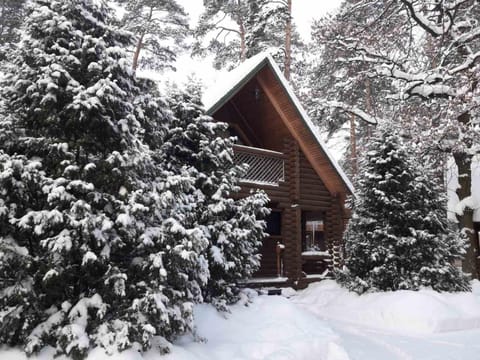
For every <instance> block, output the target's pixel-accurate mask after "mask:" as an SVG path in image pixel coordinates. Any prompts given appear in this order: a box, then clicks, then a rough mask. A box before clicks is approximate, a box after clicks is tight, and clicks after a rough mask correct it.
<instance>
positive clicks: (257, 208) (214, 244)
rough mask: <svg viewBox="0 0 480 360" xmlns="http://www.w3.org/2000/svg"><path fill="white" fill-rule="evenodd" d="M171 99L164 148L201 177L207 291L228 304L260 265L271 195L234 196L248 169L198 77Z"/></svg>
mask: <svg viewBox="0 0 480 360" xmlns="http://www.w3.org/2000/svg"><path fill="white" fill-rule="evenodd" d="M170 104H171V108H172V110H173V112H174V116H175V118H174V121H173V123H172V130H171V131H170V132H169V134H168V135H167V137H166V139H165V143H164V144H163V147H162V149H163V151H162V153H163V155H164V156H165V162H167V159H168V169H169V171H171V172H173V173H176V172H179V171H180V169H184V168H185V167H186V166H189V167H190V171H189V172H190V174H191V176H192V177H194V178H195V179H196V180H195V189H196V192H195V194H193V195H194V196H195V207H196V209H195V211H196V214H195V218H193V219H191V221H193V223H194V224H195V226H196V227H197V228H198V229H201V230H202V231H203V233H204V237H205V238H206V239H208V247H207V248H206V251H205V252H204V253H203V256H204V259H205V260H206V261H207V262H208V265H209V277H208V281H207V283H206V284H205V285H206V286H204V288H203V296H204V298H205V300H206V301H208V302H212V303H213V304H214V305H215V306H216V307H217V308H219V309H221V310H226V305H227V304H229V303H232V302H234V301H236V300H237V299H238V298H237V295H238V290H239V289H238V281H239V280H241V279H245V278H248V277H251V276H252V274H253V273H254V272H255V271H256V270H258V267H259V265H260V262H259V260H260V259H259V255H258V249H259V247H260V246H261V240H262V238H263V237H265V236H266V234H265V233H264V232H263V229H264V223H263V222H262V221H259V219H263V218H264V216H265V215H266V214H267V212H268V209H267V208H266V207H265V206H266V204H267V202H268V198H267V196H266V195H265V193H263V192H258V193H254V194H251V195H250V196H248V197H246V198H243V199H238V200H237V199H234V196H235V193H236V192H238V190H239V187H238V185H237V184H238V181H239V179H240V178H241V176H242V175H243V174H244V172H245V171H246V169H245V168H244V166H241V165H235V164H234V163H233V150H232V145H233V140H234V139H233V138H229V137H226V136H225V134H226V132H227V124H224V123H220V122H214V121H213V119H212V118H210V117H209V116H206V115H204V112H203V108H202V105H201V100H200V88H199V86H198V85H196V84H195V83H194V82H192V83H191V84H190V85H189V86H188V87H187V89H186V90H180V89H178V88H177V89H175V88H173V89H172V91H171V95H170ZM188 212H189V214H192V212H193V211H192V210H191V209H189V210H188ZM199 275H200V276H202V277H204V273H197V274H192V275H191V276H199ZM204 279H205V278H204Z"/></svg>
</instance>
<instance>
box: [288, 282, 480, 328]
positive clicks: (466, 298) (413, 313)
mask: <svg viewBox="0 0 480 360" xmlns="http://www.w3.org/2000/svg"><path fill="white" fill-rule="evenodd" d="M472 285H473V292H472V293H438V292H436V291H433V290H430V289H422V290H420V291H410V290H401V291H395V292H377V293H369V294H368V293H367V294H363V295H361V296H359V295H357V294H355V293H352V292H349V291H347V290H346V289H344V288H342V287H340V286H339V285H338V284H337V283H335V282H334V281H331V280H326V281H322V282H321V283H316V284H312V285H310V286H309V287H308V288H307V289H306V290H304V291H302V292H298V295H297V296H296V297H295V298H294V299H293V301H294V302H295V303H297V304H299V305H301V306H302V307H304V308H306V309H308V310H309V311H311V312H313V313H315V314H316V315H318V316H320V317H321V318H325V319H331V320H339V321H343V322H348V323H354V324H357V325H363V326H365V327H368V328H378V329H386V330H390V331H393V332H416V333H438V332H447V331H456V330H466V329H472V328H478V327H480V282H478V281H474V282H473V283H472Z"/></svg>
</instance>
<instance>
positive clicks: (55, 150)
mask: <svg viewBox="0 0 480 360" xmlns="http://www.w3.org/2000/svg"><path fill="white" fill-rule="evenodd" d="M130 44H132V37H131V35H130V33H126V32H122V31H120V30H119V29H118V28H116V27H115V26H114V25H112V23H111V21H110V15H109V10H108V8H107V7H106V6H105V4H104V2H102V1H98V0H35V1H32V2H31V4H30V6H29V8H28V16H27V18H26V24H25V35H24V37H23V41H22V43H21V44H20V46H19V48H18V50H17V51H16V52H15V53H14V54H13V57H12V58H13V64H14V67H12V69H11V70H10V73H8V74H7V77H6V80H5V82H4V84H3V98H4V105H5V109H4V111H3V114H4V115H3V116H2V118H1V120H0V343H2V344H8V345H11V346H19V345H23V346H24V347H25V350H26V352H27V353H28V354H31V353H34V352H36V351H38V350H40V349H41V348H43V347H44V346H47V345H50V346H53V347H55V348H56V349H57V353H58V354H67V355H69V356H72V357H73V358H81V357H83V356H85V354H86V353H87V351H88V349H89V348H90V347H92V346H103V347H105V348H106V349H107V350H108V351H113V350H115V349H119V350H122V349H125V348H127V347H130V346H133V345H134V344H138V346H139V347H140V348H143V349H147V348H149V347H150V346H152V338H153V336H154V335H158V336H163V337H164V338H167V339H171V338H174V337H175V335H176V334H178V333H182V332H185V331H189V330H191V329H192V328H193V317H192V304H193V302H194V301H197V299H198V294H199V293H200V290H199V289H200V285H199V284H198V283H197V282H195V281H194V280H191V279H190V278H189V274H190V273H191V272H192V271H191V270H190V269H191V268H192V267H197V266H198V264H200V263H201V261H200V260H199V257H198V255H197V254H198V253H200V252H201V251H204V247H205V246H206V243H205V242H202V239H199V238H198V237H197V236H196V230H195V229H190V228H185V227H180V226H177V218H176V217H175V216H173V215H174V214H176V213H177V212H178V213H182V212H183V213H184V212H185V210H184V208H185V207H188V206H190V204H191V198H190V197H189V193H190V192H191V189H192V188H193V186H194V179H192V178H191V177H189V176H180V175H179V176H169V174H168V172H166V171H164V169H163V167H162V164H161V163H159V162H158V161H159V158H160V156H159V148H160V144H161V142H162V138H163V136H164V134H165V133H166V130H167V128H168V124H169V121H170V115H169V114H170V113H169V112H168V111H166V110H165V108H166V104H165V103H164V102H163V101H161V100H160V99H158V98H155V97H154V96H153V95H150V94H154V90H153V87H152V86H151V85H152V84H149V83H148V82H145V81H141V82H140V81H136V80H135V79H134V75H133V73H132V71H131V69H130V66H129V62H128V61H127V60H126V54H125V52H124V51H123V50H122V49H124V48H126V47H127V46H128V45H130ZM5 114H8V115H5ZM186 175H188V174H186ZM204 244H205V245H204Z"/></svg>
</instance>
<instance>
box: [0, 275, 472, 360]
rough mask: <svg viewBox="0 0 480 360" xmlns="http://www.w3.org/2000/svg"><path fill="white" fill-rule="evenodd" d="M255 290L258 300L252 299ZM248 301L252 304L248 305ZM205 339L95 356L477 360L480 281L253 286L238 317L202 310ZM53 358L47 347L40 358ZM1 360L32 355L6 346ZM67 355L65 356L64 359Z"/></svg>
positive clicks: (121, 359)
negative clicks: (468, 287) (397, 287)
mask: <svg viewBox="0 0 480 360" xmlns="http://www.w3.org/2000/svg"><path fill="white" fill-rule="evenodd" d="M247 294H248V295H249V297H250V299H251V302H248V301H247V300H246V299H247ZM245 304H246V305H247V306H246V305H245ZM195 316H196V320H197V324H198V329H197V332H198V337H201V338H203V339H204V341H203V342H199V341H194V339H193V337H192V336H184V337H182V338H180V339H179V340H178V341H177V342H176V343H175V345H174V346H173V348H172V352H171V353H170V354H168V355H165V356H160V355H158V353H156V352H155V351H153V350H152V351H150V352H149V353H147V354H144V355H143V356H142V355H140V354H139V353H138V352H136V351H134V350H129V351H125V352H123V353H121V354H114V355H113V356H107V355H105V354H104V353H103V351H101V350H95V351H93V352H92V353H91V354H90V356H89V360H107V359H108V360H142V359H145V360H153V359H157V360H162V359H163V360H240V359H244V360H246V359H248V360H257V359H258V360H260V359H265V360H267V359H268V360H293V359H295V360H310V359H312V360H364V359H369V360H376V359H379V360H384V359H385V360H395V359H399V360H400V359H401V360H405V359H415V360H447V359H455V360H457V359H461V360H476V359H479V358H480V342H479V341H478V339H479V338H480V282H474V283H473V292H472V293H460V294H448V293H445V294H438V293H436V292H433V291H431V290H428V289H425V290H422V291H418V292H413V291H398V292H395V293H373V294H367V295H362V296H358V295H356V294H353V293H349V292H348V291H346V290H344V289H342V288H340V287H339V286H338V285H337V284H336V283H335V282H333V281H331V280H326V281H322V282H321V283H316V284H312V285H310V286H309V288H307V289H306V290H303V291H298V292H295V291H293V290H292V289H287V290H286V291H285V290H284V296H266V295H261V296H258V295H256V293H254V292H253V291H246V293H245V296H244V300H243V301H241V302H240V303H239V304H237V305H235V306H234V307H233V308H232V312H231V313H230V314H220V313H218V312H217V311H216V310H214V309H213V308H212V307H211V306H209V305H198V306H197V307H196V309H195ZM51 358H53V351H44V352H43V353H42V354H41V355H39V356H38V357H36V358H35V357H34V358H32V359H34V360H47V359H51ZM0 359H1V360H25V359H27V358H26V357H25V356H24V355H23V354H22V353H21V352H20V351H18V350H6V349H5V348H4V349H2V350H0ZM59 359H62V358H61V357H60V358H59Z"/></svg>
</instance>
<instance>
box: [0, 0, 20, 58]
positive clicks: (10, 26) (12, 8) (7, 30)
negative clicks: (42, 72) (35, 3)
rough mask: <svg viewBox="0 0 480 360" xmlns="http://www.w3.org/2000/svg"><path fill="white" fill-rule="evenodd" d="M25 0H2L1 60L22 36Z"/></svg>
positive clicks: (0, 20)
mask: <svg viewBox="0 0 480 360" xmlns="http://www.w3.org/2000/svg"><path fill="white" fill-rule="evenodd" d="M24 5H25V0H0V60H2V61H3V60H6V57H7V56H6V55H7V53H8V52H9V51H10V49H11V48H13V47H14V45H15V44H16V43H17V42H18V39H19V38H20V27H21V26H22V21H23V15H24Z"/></svg>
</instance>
